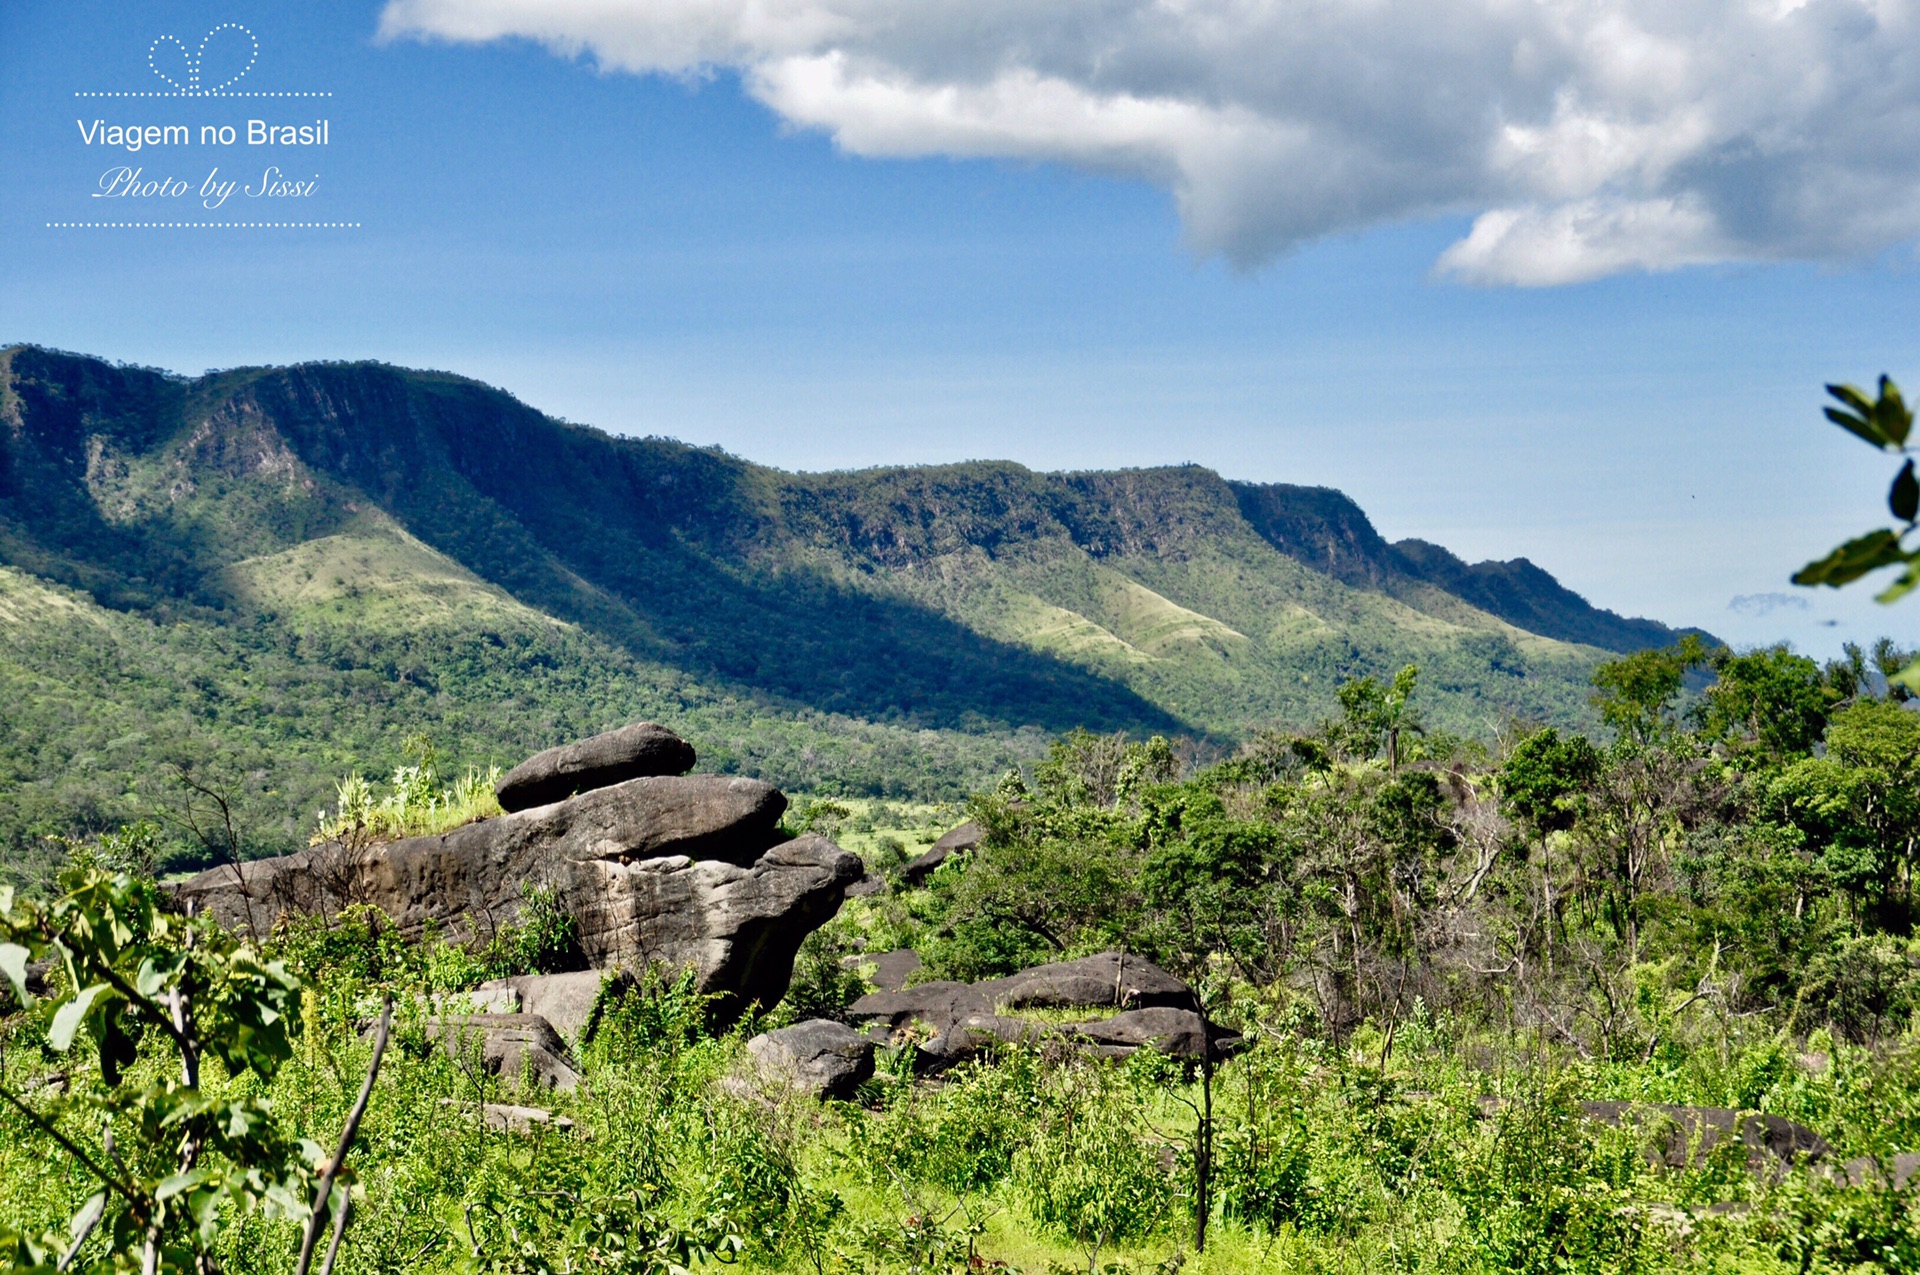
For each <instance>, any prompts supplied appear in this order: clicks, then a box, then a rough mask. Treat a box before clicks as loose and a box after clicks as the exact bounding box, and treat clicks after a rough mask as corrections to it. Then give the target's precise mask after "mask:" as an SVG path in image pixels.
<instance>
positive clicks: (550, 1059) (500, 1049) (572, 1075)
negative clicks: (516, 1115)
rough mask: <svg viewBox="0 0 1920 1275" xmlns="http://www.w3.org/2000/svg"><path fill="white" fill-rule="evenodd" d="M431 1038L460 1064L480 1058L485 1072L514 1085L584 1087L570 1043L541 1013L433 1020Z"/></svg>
mask: <svg viewBox="0 0 1920 1275" xmlns="http://www.w3.org/2000/svg"><path fill="white" fill-rule="evenodd" d="M427 1035H428V1036H429V1037H430V1038H432V1039H433V1040H435V1041H438V1042H439V1043H440V1045H441V1047H442V1048H444V1049H445V1050H446V1051H447V1053H448V1054H449V1055H451V1056H452V1057H453V1058H454V1059H455V1060H457V1061H461V1062H463V1063H464V1062H465V1061H466V1060H467V1059H469V1058H472V1057H475V1056H477V1057H478V1059H479V1062H480V1065H481V1066H482V1068H484V1069H485V1070H486V1071H487V1072H488V1073H489V1074H491V1075H495V1076H498V1077H500V1078H501V1079H502V1080H504V1081H506V1082H507V1083H508V1084H510V1085H521V1084H531V1085H532V1086H534V1087H535V1088H541V1089H560V1090H566V1089H572V1088H573V1087H574V1086H575V1085H578V1084H579V1083H580V1073H579V1071H577V1070H576V1069H575V1068H574V1066H573V1062H572V1060H571V1059H570V1058H569V1057H568V1056H567V1047H566V1044H565V1043H564V1042H562V1041H561V1039H560V1036H559V1034H558V1033H557V1032H555V1031H554V1030H553V1026H552V1024H550V1023H548V1022H547V1020H546V1019H544V1018H542V1017H540V1016H539V1015H538V1014H464V1015H460V1016H458V1017H447V1018H430V1019H428V1020H427Z"/></svg>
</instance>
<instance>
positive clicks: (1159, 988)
mask: <svg viewBox="0 0 1920 1275" xmlns="http://www.w3.org/2000/svg"><path fill="white" fill-rule="evenodd" d="M1199 1008H1200V1002H1199V999H1198V998H1197V997H1196V996H1195V995H1194V993H1193V989H1192V988H1190V987H1188V986H1187V985H1186V984H1185V983H1183V982H1181V981H1180V980H1179V979H1177V978H1175V977H1174V976H1173V975H1171V974H1169V973H1167V972H1166V971H1165V970H1163V969H1161V968H1160V967H1159V966H1157V965H1155V964H1153V963H1152V962H1151V961H1144V960H1141V959H1140V958H1139V957H1137V956H1129V955H1127V954H1126V953H1124V952H1102V953H1100V954H1099V955H1098V956H1090V957H1087V958H1085V959H1083V960H1078V961H1057V962H1055V963H1053V964H1050V965H1040V966H1036V967H1034V968H1033V969H1029V970H1022V971H1021V972H1020V973H1018V974H1014V975H1011V976H1009V977H1007V978H996V979H989V980H987V981H985V982H980V983H952V982H932V983H920V984H917V985H915V986H912V987H902V988H900V989H899V990H897V991H879V992H872V993H869V994H868V995H866V996H862V997H861V998H860V999H859V1000H857V1001H855V1002H854V1003H853V1006H852V1008H851V1009H850V1010H849V1011H848V1012H849V1014H850V1016H851V1017H852V1018H853V1019H854V1021H856V1022H860V1023H865V1024H867V1025H868V1026H869V1028H870V1030H872V1031H873V1032H874V1033H875V1035H876V1036H878V1037H881V1038H884V1039H888V1040H907V1039H914V1040H917V1042H918V1050H919V1052H918V1054H917V1065H918V1066H919V1067H920V1068H921V1070H922V1072H923V1073H931V1072H940V1071H945V1070H947V1069H948V1068H950V1067H953V1066H956V1065H958V1064H959V1063H962V1062H967V1061H970V1060H972V1059H975V1058H979V1057H981V1056H983V1055H986V1054H989V1053H991V1052H992V1051H993V1050H995V1049H998V1048H1000V1047H1003V1046H1006V1045H1010V1044H1025V1045H1033V1044H1039V1043H1042V1042H1047V1041H1052V1042H1057V1043H1060V1044H1063V1045H1065V1046H1068V1047H1071V1048H1076V1049H1083V1050H1086V1051H1088V1052H1092V1053H1097V1054H1100V1055H1102V1056H1105V1057H1113V1058H1118V1057H1125V1056H1126V1055H1128V1054H1131V1053H1133V1052H1134V1051H1135V1050H1137V1049H1141V1048H1146V1047H1152V1048H1154V1049H1158V1050H1160V1051H1161V1052H1162V1053H1165V1054H1167V1055H1169V1056H1171V1057H1175V1058H1185V1059H1193V1060H1198V1059H1201V1058H1208V1057H1211V1058H1214V1059H1219V1058H1224V1057H1226V1056H1227V1055H1228V1054H1230V1053H1233V1052H1234V1051H1236V1050H1238V1049H1239V1048H1240V1047H1241V1046H1242V1044H1243V1043H1244V1042H1243V1041H1242V1040H1241V1038H1240V1037H1239V1036H1237V1035H1235V1034H1234V1033H1232V1032H1229V1031H1227V1030H1225V1029H1224V1028H1222V1027H1220V1026H1218V1025H1217V1024H1214V1023H1210V1022H1208V1021H1207V1020H1206V1018H1204V1017H1203V1016H1202V1015H1201V1014H1200V1012H1199ZM1032 1009H1087V1010H1102V1009H1117V1010H1119V1011H1121V1012H1120V1013H1118V1014H1115V1015H1114V1016H1112V1017H1110V1018H1105V1019H1098V1020H1092V1021H1088V1022H1081V1023H1068V1024H1064V1025H1050V1024H1045V1023H1037V1022H1034V1021H1032V1020H1029V1019H1025V1018H1021V1017H1020V1016H1019V1011H1021V1010H1032Z"/></svg>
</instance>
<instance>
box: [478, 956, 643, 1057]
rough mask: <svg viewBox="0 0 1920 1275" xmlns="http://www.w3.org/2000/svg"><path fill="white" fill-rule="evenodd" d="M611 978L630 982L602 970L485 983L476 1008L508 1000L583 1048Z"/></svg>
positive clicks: (520, 976)
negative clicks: (490, 999) (487, 999)
mask: <svg viewBox="0 0 1920 1275" xmlns="http://www.w3.org/2000/svg"><path fill="white" fill-rule="evenodd" d="M609 977H612V978H616V979H623V980H626V979H627V976H626V975H624V974H612V975H610V974H608V973H606V972H605V971H602V970H579V971H577V972H574V973H568V974H521V975H517V976H515V977H513V978H496V979H493V980H492V981H491V982H486V983H482V984H480V986H479V987H478V988H477V989H476V990H475V991H474V992H472V993H471V995H473V996H474V997H475V1001H476V1007H477V1006H478V1004H479V998H481V997H502V998H505V999H507V1000H508V1001H510V1003H511V1004H512V1006H513V1007H514V1008H515V1009H517V1010H518V1011H520V1012H521V1013H526V1014H538V1015H540V1017H542V1018H544V1019H546V1020H547V1022H549V1023H551V1024H552V1025H553V1029H554V1030H555V1031H557V1032H559V1033H560V1036H561V1038H562V1039H563V1040H565V1041H567V1042H568V1043H569V1044H573V1045H582V1044H585V1043H586V1042H587V1041H588V1040H590V1039H592V1037H593V1029H594V1027H595V1026H597V1023H596V1021H595V1016H594V1011H595V1010H596V1009H597V1008H598V1007H599V1005H600V988H601V986H602V984H604V983H605V982H606V981H607V979H608V978H609ZM628 981H630V980H628Z"/></svg>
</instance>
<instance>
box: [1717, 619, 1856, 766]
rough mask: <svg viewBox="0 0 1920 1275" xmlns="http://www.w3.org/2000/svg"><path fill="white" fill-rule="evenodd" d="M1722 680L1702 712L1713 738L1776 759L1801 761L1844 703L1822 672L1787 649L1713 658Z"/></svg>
mask: <svg viewBox="0 0 1920 1275" xmlns="http://www.w3.org/2000/svg"><path fill="white" fill-rule="evenodd" d="M1709 663H1711V664H1712V665H1713V668H1714V671H1715V672H1716V673H1718V674H1719V678H1718V680H1716V681H1715V682H1714V684H1713V685H1712V686H1709V687H1708V688H1707V690H1706V695H1705V697H1704V699H1703V700H1702V701H1701V703H1700V705H1699V709H1698V715H1699V718H1700V724H1701V726H1702V727H1703V728H1704V729H1705V730H1706V733H1707V734H1708V735H1709V736H1710V737H1712V738H1714V739H1719V740H1723V741H1727V742H1730V743H1740V744H1748V745H1752V746H1755V747H1758V748H1761V749H1764V750H1765V751H1766V752H1768V753H1770V754H1771V755H1773V756H1774V757H1777V758H1784V757H1803V756H1805V755H1807V754H1808V753H1810V752H1812V751H1813V746H1814V745H1815V744H1817V743H1819V742H1820V736H1821V734H1822V733H1823V732H1824V731H1825V730H1826V728H1827V712H1828V710H1829V709H1830V708H1832V706H1833V705H1834V703H1835V702H1836V701H1837V700H1839V699H1841V698H1842V697H1843V695H1842V693H1841V692H1839V691H1836V690H1835V689H1834V688H1833V686H1832V684H1831V682H1830V681H1829V680H1828V678H1827V677H1826V676H1825V675H1824V674H1823V673H1822V672H1821V670H1820V666H1819V665H1818V664H1815V663H1814V662H1813V661H1812V660H1810V659H1808V658H1807V657H1806V656H1804V655H1795V654H1794V653H1793V652H1792V651H1790V650H1788V649H1787V647H1786V646H1784V645H1781V646H1773V647H1768V648H1766V649H1764V650H1758V651H1748V652H1746V653H1745V654H1742V655H1735V654H1733V653H1732V652H1731V651H1728V650H1726V649H1724V648H1722V649H1721V650H1718V651H1715V652H1714V653H1713V655H1712V656H1711V657H1709Z"/></svg>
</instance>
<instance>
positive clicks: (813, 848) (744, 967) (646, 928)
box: [567, 834, 861, 1022]
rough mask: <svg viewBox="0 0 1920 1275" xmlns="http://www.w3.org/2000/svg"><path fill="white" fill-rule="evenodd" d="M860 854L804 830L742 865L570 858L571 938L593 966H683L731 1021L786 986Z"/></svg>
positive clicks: (856, 869)
mask: <svg viewBox="0 0 1920 1275" xmlns="http://www.w3.org/2000/svg"><path fill="white" fill-rule="evenodd" d="M860 872H861V868H860V860H859V859H858V858H856V857H855V856H853V855H851V854H848V853H847V852H846V851H845V850H842V849H841V848H840V847H839V846H836V845H834V844H833V842H831V841H829V840H827V839H826V838H825V837H822V836H818V835H813V834H809V835H807V836H804V837H800V838H797V839H796V840H793V841H789V842H786V843H785V844H784V845H778V846H775V847H774V848H773V849H771V850H769V851H767V852H766V853H765V854H764V855H762V856H760V858H759V859H757V860H756V861H755V862H754V863H753V865H752V866H751V867H745V868H743V867H739V866H736V865H734V864H729V863H719V862H715V861H712V860H703V861H699V862H695V861H693V860H689V859H686V858H684V857H676V858H670V859H647V860H642V861H641V862H638V863H633V864H621V863H609V862H605V861H594V862H591V863H583V864H579V865H576V868H575V871H574V876H573V878H572V881H571V883H570V885H569V889H568V895H567V897H568V900H569V904H570V907H571V909H572V911H573V914H574V915H575V916H576V917H577V918H578V919H579V922H580V945H581V947H582V948H583V949H584V950H585V951H586V954H587V958H588V960H589V961H590V962H591V963H592V964H594V965H596V966H599V967H601V968H613V967H616V966H617V967H619V968H621V969H627V970H642V969H646V968H648V967H649V966H663V967H665V968H668V969H683V968H690V969H692V970H693V971H694V972H695V977H696V984H697V987H698V989H699V990H700V991H702V992H706V993H711V994H713V995H715V996H716V997H717V999H716V1001H715V1003H714V1011H715V1013H716V1015H717V1016H718V1018H719V1019H720V1020H721V1021H723V1022H732V1021H734V1020H735V1019H737V1018H738V1017H739V1016H740V1014H742V1013H744V1012H745V1011H746V1009H747V1007H748V1006H749V1005H753V1004H758V1005H760V1006H763V1007H771V1006H773V1005H774V1004H776V1003H778V1002H779V1000H780V998H781V997H782V996H784V995H786V991H787V985H788V983H790V982H791V981H792V979H793V959H794V957H795V956H796V955H798V954H799V951H800V943H801V941H802V940H803V939H805V938H806V936H807V935H808V934H810V933H812V932H813V931H814V930H817V929H819V928H820V927H821V926H822V925H825V924H826V923H827V922H828V921H829V920H831V919H832V918H833V915H834V913H836V912H838V911H839V910H840V901H841V899H842V898H843V897H844V896H845V894H846V889H847V887H848V886H849V885H852V884H853V883H854V882H855V881H858V880H859V879H860Z"/></svg>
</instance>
